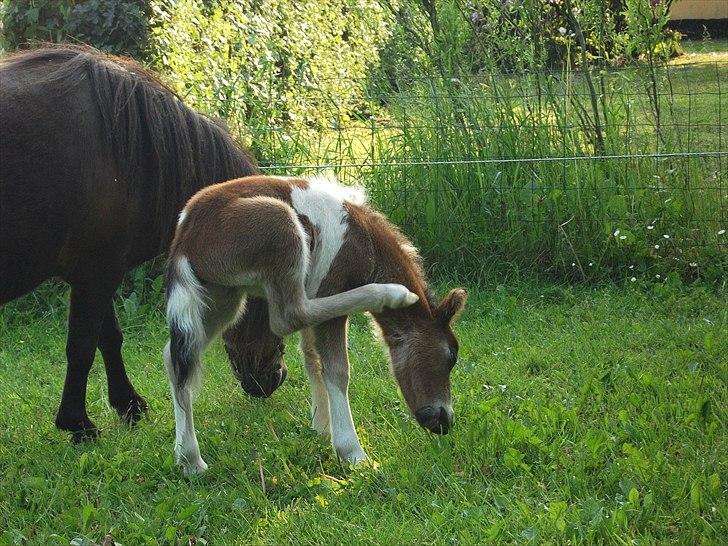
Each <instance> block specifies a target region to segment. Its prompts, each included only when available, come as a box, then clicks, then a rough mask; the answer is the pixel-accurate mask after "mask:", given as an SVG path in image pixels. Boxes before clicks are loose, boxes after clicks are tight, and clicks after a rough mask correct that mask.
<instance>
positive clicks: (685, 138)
mask: <svg viewBox="0 0 728 546" xmlns="http://www.w3.org/2000/svg"><path fill="white" fill-rule="evenodd" d="M589 76H590V77H591V78H592V79H593V82H594V84H595V85H594V88H595V90H596V93H595V94H592V93H591V92H590V90H589V86H587V85H586V83H585V81H586V75H585V74H583V73H581V72H578V71H574V72H571V71H570V72H565V71H562V72H552V73H541V74H537V73H528V74H522V75H516V74H496V75H487V76H482V75H481V76H478V77H473V78H472V80H471V81H468V82H463V81H461V80H457V81H447V80H443V79H442V78H410V79H408V80H407V81H406V82H386V81H377V82H371V81H367V80H359V81H344V80H342V81H341V82H340V85H337V86H334V88H335V89H337V90H339V92H340V94H332V93H331V91H330V89H331V86H330V85H329V86H327V87H326V89H328V90H329V91H325V90H324V86H322V87H320V88H319V87H317V86H316V85H315V84H314V83H311V82H309V84H308V85H307V86H306V87H305V89H303V90H302V91H301V92H300V94H298V96H296V98H295V101H293V102H291V101H290V100H289V99H290V97H289V96H288V95H286V97H288V98H286V99H285V100H284V98H283V97H281V96H276V93H275V90H274V89H271V90H270V96H269V98H268V102H267V104H246V102H245V97H244V96H238V97H235V98H234V101H233V102H234V104H235V107H234V108H233V107H231V106H230V104H229V103H224V104H223V103H218V104H217V106H216V107H214V108H212V110H214V111H218V112H220V111H222V112H223V113H224V114H225V115H226V117H228V118H229V119H230V123H231V124H232V128H233V130H234V131H236V132H238V133H239V134H241V135H245V137H246V139H247V140H248V141H249V142H250V143H251V144H252V146H253V148H254V151H255V153H256V155H257V156H258V157H259V158H260V166H261V168H262V169H263V170H264V171H265V172H269V173H275V174H292V175H297V174H311V173H316V172H321V171H323V170H331V171H334V173H335V174H336V175H337V176H338V177H339V178H340V179H341V180H343V181H344V182H347V183H358V184H362V185H364V186H366V187H367V188H368V190H369V194H370V198H371V200H372V201H373V202H374V204H375V205H376V206H377V208H379V209H380V210H382V211H383V212H384V213H386V214H387V215H389V216H390V217H391V218H392V219H393V220H394V221H395V222H396V223H398V224H399V225H401V226H402V227H403V229H404V230H405V231H406V232H407V233H408V234H409V235H411V236H412V237H413V238H414V239H415V241H416V242H417V243H418V244H419V246H420V248H421V250H422V251H423V253H424V254H425V256H427V257H429V258H431V259H432V260H434V261H435V262H441V263H443V264H445V265H453V264H454V265H455V266H456V267H459V266H461V265H463V264H466V263H471V264H472V261H473V259H476V260H483V259H487V257H488V256H494V257H497V258H498V259H505V260H512V261H515V262H519V263H521V262H523V263H530V264H531V265H534V264H535V265H536V266H537V267H538V268H541V269H544V270H547V271H554V270H557V271H559V272H562V273H563V272H567V273H568V272H572V273H573V274H574V275H575V276H576V277H582V278H588V277H589V276H590V273H589V271H588V268H589V267H590V266H586V265H583V264H589V263H591V264H594V267H597V266H601V267H603V268H604V269H606V270H607V271H608V274H609V275H612V276H614V275H615V274H618V275H619V274H621V273H619V272H620V271H621V272H626V274H631V272H632V271H634V270H635V265H636V264H638V265H639V264H641V266H640V267H642V270H643V271H652V270H653V269H654V268H655V267H656V268H657V269H658V270H660V271H662V270H665V271H667V270H675V269H676V270H681V272H684V271H688V272H689V273H690V274H692V273H695V274H696V275H697V276H699V275H701V274H703V273H704V272H705V271H706V270H708V269H710V267H712V266H713V265H715V264H718V265H717V266H716V267H718V269H720V270H721V271H723V272H724V271H725V269H721V268H724V267H728V258H726V255H727V254H728V252H726V247H727V245H728V235H726V229H728V203H727V201H728V172H727V171H726V165H728V145H727V143H726V140H727V138H728V133H726V127H727V126H728V91H726V84H727V83H728V63H722V62H714V63H703V64H694V65H685V66H662V67H656V68H655V67H653V68H652V69H647V68H644V67H642V68H635V67H630V68H622V69H619V70H609V71H604V70H603V71H598V70H595V71H593V72H591V73H590V74H589ZM281 93H284V91H281ZM286 100H288V101H289V102H287V103H286ZM208 109H210V108H209V107H208ZM666 264H669V266H667V265H666ZM575 269H576V270H578V271H575ZM615 272H616V273H615Z"/></svg>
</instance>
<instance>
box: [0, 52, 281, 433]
mask: <svg viewBox="0 0 728 546" xmlns="http://www.w3.org/2000/svg"><path fill="white" fill-rule="evenodd" d="M0 128H1V129H0V304H2V303H6V302H8V301H10V300H12V299H14V298H17V297H19V296H21V295H23V294H25V293H27V292H29V291H31V290H33V288H35V287H36V286H38V285H39V284H40V283H41V282H43V281H44V280H46V279H48V278H50V277H60V278H62V279H63V280H65V281H66V282H68V283H69V284H70V285H71V302H70V312H69V319H68V340H67V346H66V355H67V358H68V369H67V372H66V380H65V384H64V387H63V397H62V399H61V404H60V407H59V409H58V413H57V417H56V426H57V427H58V428H60V429H62V430H67V431H70V432H71V433H72V438H73V439H74V440H80V439H83V438H86V437H94V436H95V435H96V434H97V433H98V431H97V429H96V427H95V425H94V423H93V422H92V421H91V419H89V417H88V415H87V413H86V383H87V379H88V373H89V370H90V368H91V365H92V363H93V360H94V356H95V353H96V349H97V348H98V349H100V351H101V354H102V356H103V359H104V364H105V367H106V375H107V379H108V388H109V400H110V402H111V405H112V406H113V407H114V408H115V409H116V411H117V412H118V413H119V415H120V416H121V417H122V418H123V419H125V420H126V421H128V422H135V421H136V420H137V419H138V418H139V417H140V416H141V414H142V413H143V412H144V411H145V410H146V408H147V404H146V402H145V401H144V399H143V398H142V397H141V396H139V394H137V392H136V391H135V390H134V387H133V386H132V384H131V382H130V381H129V378H128V377H127V374H126V371H125V369H124V363H123V360H122V356H121V344H122V334H121V330H120V328H119V324H118V322H117V318H116V314H115V312H114V306H113V303H112V299H113V296H114V293H115V291H116V289H117V288H118V286H119V284H120V283H121V280H122V278H123V276H124V274H125V273H126V272H127V271H128V270H130V269H131V268H133V267H136V266H137V265H139V264H141V263H143V262H145V261H147V260H149V259H151V258H153V257H155V256H157V255H158V254H160V253H161V252H163V251H164V250H166V248H167V246H168V244H169V242H170V239H171V236H172V235H173V233H174V227H175V225H176V221H177V215H178V213H179V211H180V210H181V208H182V206H183V205H184V203H185V202H186V201H187V199H188V198H189V197H190V196H191V195H192V194H194V193H195V192H196V191H197V190H199V189H200V188H202V187H204V186H207V185H210V184H213V183H216V182H221V181H224V180H229V179H231V178H236V177H240V176H245V175H250V174H254V173H256V172H258V171H257V168H256V166H255V163H254V161H253V159H252V158H251V156H250V155H248V154H247V153H246V152H245V151H243V150H242V149H241V148H240V147H238V146H237V145H236V144H235V142H234V141H233V139H232V138H231V137H230V135H229V134H228V133H227V132H226V131H225V130H224V129H223V128H221V127H220V126H218V125H217V124H215V123H213V122H212V121H211V120H209V119H208V118H206V117H205V116H202V115H200V114H198V113H196V112H194V111H192V110H191V109H189V108H188V107H186V106H185V105H184V104H183V103H182V101H181V100H180V99H179V98H178V97H177V96H176V95H175V94H174V93H173V92H172V91H170V90H169V89H168V88H167V87H165V86H164V85H163V84H162V83H161V82H160V81H159V79H158V78H157V77H156V76H155V75H154V74H152V73H151V72H149V71H148V70H146V69H145V68H144V67H142V66H141V65H140V64H138V63H136V62H134V61H132V60H130V59H124V58H118V57H111V56H107V55H102V54H100V53H98V52H96V51H93V50H90V49H87V48H77V47H69V46H61V47H55V48H44V49H36V50H31V51H24V52H19V53H16V54H14V55H11V56H9V57H7V58H5V59H3V60H1V61H0ZM267 324H268V319H267V307H266V305H265V303H264V302H262V301H260V300H257V301H255V302H251V305H250V306H249V312H248V314H247V315H246V317H245V318H244V319H243V321H242V322H241V323H239V324H238V325H237V326H236V327H235V331H234V332H232V333H231V334H229V335H230V336H232V338H231V339H234V341H235V347H247V353H242V354H241V353H240V352H235V353H231V358H232V359H233V366H234V368H235V369H236V370H237V371H236V375H237V376H238V378H239V379H240V380H241V382H242V383H243V387H244V388H245V389H246V390H247V391H248V392H250V393H251V394H255V395H259V396H268V395H270V394H271V393H272V392H273V390H275V389H276V388H277V387H278V386H279V385H280V383H282V382H283V379H284V378H285V373H286V369H285V367H284V365H283V361H282V344H281V340H280V338H278V337H276V336H274V335H273V334H272V333H271V332H270V330H269V329H268V327H267ZM252 336H255V337H254V338H253V337H252ZM241 340H250V342H249V343H248V344H247V345H246V344H244V343H241Z"/></svg>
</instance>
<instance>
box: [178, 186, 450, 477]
mask: <svg viewBox="0 0 728 546" xmlns="http://www.w3.org/2000/svg"><path fill="white" fill-rule="evenodd" d="M167 290H168V296H167V310H168V311H167V312H168V320H169V323H170V331H171V336H170V343H169V344H168V346H167V348H166V349H165V362H166V365H167V370H168V372H169V376H170V383H171V386H172V393H173V399H174V406H175V420H176V424H177V438H176V443H175V451H176V453H177V459H178V461H179V462H181V463H182V464H183V465H184V467H185V471H186V472H187V473H199V472H202V471H204V470H205V469H206V468H207V465H206V464H205V463H204V461H203V460H202V458H201V456H200V452H199V447H198V445H197V439H196V436H195V431H194V424H193V417H192V398H191V392H190V390H191V385H192V384H193V383H194V381H193V378H194V376H195V375H196V374H197V373H198V372H199V366H200V361H199V360H200V356H201V354H202V352H203V351H204V349H205V347H206V346H207V345H208V344H209V342H210V341H211V340H212V339H214V337H215V336H216V335H217V334H218V333H219V332H220V331H221V330H222V329H224V328H225V327H226V326H227V325H228V324H229V323H231V322H233V321H235V319H236V317H237V316H238V315H239V314H240V313H241V312H243V309H244V302H245V298H246V296H247V295H258V296H261V297H264V298H266V300H267V301H268V307H269V316H270V327H271V329H272V331H273V332H274V333H275V334H276V335H278V336H281V337H282V336H285V335H287V334H290V333H292V332H294V331H297V330H303V337H302V339H303V352H304V356H305V360H306V369H307V372H308V376H309V379H310V382H311V386H312V416H313V426H314V428H315V429H316V430H318V431H319V432H321V433H325V432H330V433H331V438H332V442H333V445H334V448H335V449H336V451H337V453H338V454H339V456H340V457H341V458H343V459H345V460H347V461H350V462H352V463H357V462H360V461H362V460H364V459H365V458H366V454H365V453H364V451H363V450H362V448H361V445H360V443H359V440H358V438H357V435H356V431H355V429H354V424H353V421H352V417H351V411H350V409H349V402H348V395H347V389H348V380H349V370H348V360H347V354H346V324H347V320H346V316H347V315H349V314H353V313H358V312H363V311H371V312H372V313H374V315H375V317H376V320H377V322H378V323H379V325H380V327H381V328H382V330H383V333H384V337H385V340H386V342H387V344H388V345H389V347H390V350H391V352H392V358H393V362H394V371H395V375H397V378H398V380H399V381H400V385H402V387H403V392H404V394H405V398H406V399H407V401H408V403H410V406H411V407H412V408H413V411H414V412H415V413H416V415H417V417H418V420H419V421H420V422H421V424H423V426H426V427H427V428H430V429H432V430H436V431H438V432H443V431H446V430H447V428H448V427H449V425H450V422H451V420H452V408H451V405H450V393H449V383H448V382H447V376H448V375H449V371H450V367H447V369H446V370H445V373H444V374H443V370H442V369H441V368H442V366H441V363H442V361H443V359H444V360H447V362H450V360H451V359H454V353H455V352H456V351H457V343H456V341H455V338H454V336H453V335H452V332H451V331H450V329H449V322H450V319H451V318H452V316H453V315H454V314H455V311H456V310H457V309H459V307H461V306H462V303H463V301H464V293H463V292H456V293H454V294H451V296H450V297H449V298H448V299H447V300H446V302H443V305H444V306H445V307H442V309H441V307H438V306H435V305H434V302H433V301H432V299H431V298H430V295H429V293H428V290H427V286H426V283H425V281H424V277H423V275H422V271H421V268H420V265H419V262H418V258H417V256H416V253H415V251H414V249H413V247H412V246H411V244H410V243H409V242H408V241H407V239H406V238H404V236H402V235H401V234H400V233H399V231H397V230H396V228H394V226H392V225H391V224H390V223H389V222H387V221H386V219H384V217H382V216H381V215H379V214H377V213H375V212H373V211H372V210H370V209H369V208H368V207H366V206H365V205H364V198H363V194H362V193H361V192H358V191H355V190H351V189H348V188H345V187H342V186H339V185H338V184H336V183H335V182H334V181H332V180H327V179H322V178H313V179H308V180H306V179H299V178H279V177H262V176H260V177H251V178H248V179H239V180H233V181H230V182H226V183H222V184H218V185H215V186H211V187H209V188H206V189H204V190H202V191H201V192H199V193H198V194H197V195H195V196H194V197H193V198H192V199H191V200H190V202H189V203H188V204H187V205H186V206H185V208H184V210H183V211H182V214H181V215H180V221H179V224H178V227H177V233H176V236H175V239H174V241H173V243H172V247H171V250H170V259H169V265H168V287H167ZM416 302H418V303H416ZM423 355H424V356H425V357H428V358H431V359H432V361H433V362H432V363H426V364H422V365H419V368H420V369H419V370H414V367H417V363H415V362H414V361H413V360H412V359H413V358H420V357H422V356H423ZM452 363H453V364H454V360H453V361H452ZM428 366H431V367H432V374H431V377H429V378H427V379H423V378H422V377H419V375H420V373H421V372H423V371H426V370H428ZM413 372H414V373H413ZM405 384H406V385H405Z"/></svg>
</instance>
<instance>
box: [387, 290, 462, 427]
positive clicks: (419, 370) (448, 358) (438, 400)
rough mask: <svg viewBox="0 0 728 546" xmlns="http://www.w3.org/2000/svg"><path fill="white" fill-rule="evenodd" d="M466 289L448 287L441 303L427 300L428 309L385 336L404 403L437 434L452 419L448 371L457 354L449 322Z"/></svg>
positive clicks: (410, 316)
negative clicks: (396, 330) (395, 331)
mask: <svg viewBox="0 0 728 546" xmlns="http://www.w3.org/2000/svg"><path fill="white" fill-rule="evenodd" d="M466 298H467V293H466V292H465V290H464V289H462V288H456V289H455V290H451V291H450V293H448V295H447V296H446V297H445V299H443V300H442V302H441V303H440V304H436V303H435V302H434V301H431V302H430V305H429V307H430V310H429V311H430V312H428V313H416V314H414V313H413V314H409V316H408V319H409V320H408V324H407V326H406V327H405V328H404V329H402V330H399V331H398V332H397V334H395V335H393V336H387V335H386V332H385V337H388V338H389V339H388V340H387V341H388V342H389V343H388V344H389V348H390V352H391V355H392V368H393V371H394V375H395V377H396V378H397V382H398V383H399V386H400V389H401V390H402V394H403V395H404V398H405V400H406V401H407V405H408V406H409V408H410V410H411V411H412V413H413V414H414V416H415V418H416V419H417V422H418V423H419V424H420V425H421V426H423V427H424V428H426V429H428V430H430V431H431V432H434V433H437V434H447V431H448V430H449V429H450V427H451V426H452V423H453V417H454V416H453V410H452V402H451V400H450V372H451V371H452V369H453V367H454V366H455V363H456V362H457V358H458V341H457V339H456V338H455V335H454V334H453V332H452V329H451V324H452V322H453V320H455V318H456V317H457V316H458V314H459V313H460V311H461V310H462V308H463V306H464V305H465V300H466Z"/></svg>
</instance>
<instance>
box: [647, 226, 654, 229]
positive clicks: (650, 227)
mask: <svg viewBox="0 0 728 546" xmlns="http://www.w3.org/2000/svg"><path fill="white" fill-rule="evenodd" d="M647 229H655V226H647Z"/></svg>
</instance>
